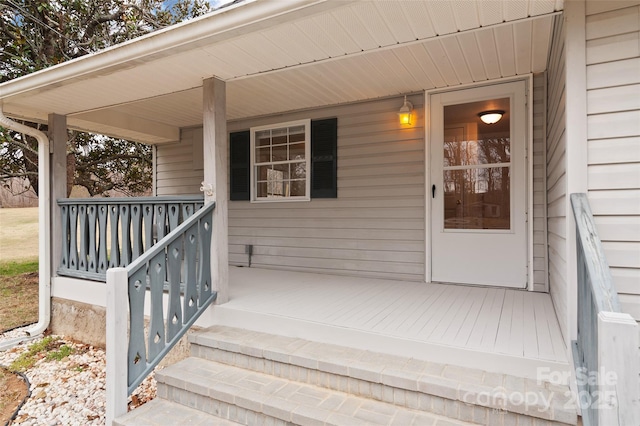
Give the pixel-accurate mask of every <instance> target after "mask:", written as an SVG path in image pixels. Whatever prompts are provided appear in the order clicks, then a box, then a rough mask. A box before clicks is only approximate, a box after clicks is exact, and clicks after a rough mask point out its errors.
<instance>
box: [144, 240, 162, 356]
mask: <svg viewBox="0 0 640 426" xmlns="http://www.w3.org/2000/svg"><path fill="white" fill-rule="evenodd" d="M166 269H167V268H166V253H165V251H164V250H163V251H161V252H160V253H158V254H157V255H155V256H154V257H153V259H151V261H150V262H149V279H150V286H151V319H150V324H149V345H148V347H149V353H148V358H147V359H149V360H152V359H155V357H156V356H158V355H159V354H160V352H161V351H162V349H163V348H164V346H165V338H164V336H165V334H164V318H163V317H162V295H163V293H164V281H165V277H166Z"/></svg>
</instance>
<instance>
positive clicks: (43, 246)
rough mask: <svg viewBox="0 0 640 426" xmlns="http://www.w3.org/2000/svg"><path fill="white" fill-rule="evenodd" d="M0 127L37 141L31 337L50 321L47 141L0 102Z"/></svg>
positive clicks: (28, 332) (29, 332)
mask: <svg viewBox="0 0 640 426" xmlns="http://www.w3.org/2000/svg"><path fill="white" fill-rule="evenodd" d="M0 126H3V127H6V128H8V129H11V130H13V131H15V132H20V133H24V134H27V135H29V136H33V137H34V138H36V139H37V140H38V218H39V220H38V282H39V286H38V323H37V324H35V325H34V326H33V327H31V328H29V329H28V330H27V334H28V335H29V336H35V335H38V334H41V333H43V332H44V331H45V330H46V328H47V327H48V326H49V321H50V319H51V232H50V229H49V228H50V227H49V223H50V221H51V205H50V199H51V196H50V190H49V181H50V176H49V168H50V167H49V138H48V137H47V135H46V134H44V133H43V132H41V131H40V130H37V129H34V128H32V127H29V126H25V125H24V124H20V123H17V122H15V121H13V120H11V119H10V118H8V117H7V116H5V115H4V112H3V110H2V103H0Z"/></svg>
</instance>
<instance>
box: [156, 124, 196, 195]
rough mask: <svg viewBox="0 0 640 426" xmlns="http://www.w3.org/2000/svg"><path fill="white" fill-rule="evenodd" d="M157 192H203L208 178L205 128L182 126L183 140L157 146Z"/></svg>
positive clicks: (177, 193) (171, 193)
mask: <svg viewBox="0 0 640 426" xmlns="http://www.w3.org/2000/svg"><path fill="white" fill-rule="evenodd" d="M155 177H156V187H155V191H156V194H155V195H188V194H200V183H201V182H202V179H203V177H204V163H203V160H202V127H199V128H189V129H182V130H181V132H180V142H176V143H168V144H163V145H158V146H157V147H156V176H155Z"/></svg>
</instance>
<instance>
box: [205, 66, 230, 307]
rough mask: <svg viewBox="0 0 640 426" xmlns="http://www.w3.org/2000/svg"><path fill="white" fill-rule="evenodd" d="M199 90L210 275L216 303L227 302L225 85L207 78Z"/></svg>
mask: <svg viewBox="0 0 640 426" xmlns="http://www.w3.org/2000/svg"><path fill="white" fill-rule="evenodd" d="M202 89H203V90H202V91H203V114H204V116H203V151H204V152H203V153H202V154H203V156H204V185H203V186H204V187H206V186H207V185H209V184H210V185H211V187H212V189H213V194H207V193H206V191H205V203H210V202H213V201H215V202H216V208H215V209H214V211H213V221H212V224H213V232H212V244H211V274H212V280H213V283H212V284H213V290H214V291H216V292H217V293H218V298H217V299H216V303H218V304H222V303H226V302H227V301H228V300H229V243H228V241H229V231H228V213H227V212H228V210H227V200H228V198H229V196H228V189H227V187H228V178H227V150H228V148H227V118H226V115H227V114H226V102H227V101H226V83H225V82H224V81H222V80H218V79H217V78H209V79H206V80H204V81H203V83H202Z"/></svg>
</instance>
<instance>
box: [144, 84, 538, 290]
mask: <svg viewBox="0 0 640 426" xmlns="http://www.w3.org/2000/svg"><path fill="white" fill-rule="evenodd" d="M544 99H545V76H544V74H539V75H537V76H536V77H535V78H534V93H533V103H534V108H535V111H534V158H533V161H534V164H533V166H534V247H533V250H534V265H533V267H534V289H535V290H536V291H547V288H548V286H547V273H546V264H547V261H546V242H545V241H546V231H545V227H546V221H545V213H546V208H545V193H544V188H545V180H546V176H545V172H544V171H545V148H544V141H545V133H544V129H545V126H544V124H545V120H546V117H545V115H544V108H545V102H544ZM410 101H411V102H412V103H413V105H414V107H415V112H416V116H417V117H418V123H417V124H416V125H415V126H413V127H412V128H404V129H401V128H400V126H399V124H398V122H397V115H396V112H397V110H398V108H399V106H400V105H402V99H401V98H395V99H384V100H378V101H370V102H362V103H356V104H349V105H342V106H337V107H330V108H322V109H316V110H311V111H301V112H295V113H289V114H283V115H278V116H274V117H263V118H257V119H250V120H243V121H238V122H231V123H229V124H228V130H229V132H233V131H239V130H246V129H248V128H250V127H252V126H259V125H264V124H274V123H280V122H285V121H292V120H297V119H302V118H311V119H321V118H328V117H336V116H337V117H338V198H337V199H314V200H311V201H310V202H289V203H268V204H265V203H262V204H252V203H250V202H248V201H231V202H230V203H229V250H230V263H231V264H232V265H241V266H247V265H248V255H247V254H246V253H245V245H253V246H254V247H253V256H252V259H251V264H252V266H259V267H263V268H279V269H288V270H300V271H311V272H318V273H324V272H330V273H333V274H343V275H356V276H364V277H379V278H393V279H404V280H414V281H422V280H424V264H425V252H424V247H425V229H424V226H425V213H424V209H425V198H424V194H425V192H424V173H425V166H424V158H425V157H424V126H423V122H422V120H423V117H424V105H423V103H424V97H423V96H422V95H414V96H411V97H410ZM201 152H202V133H201V129H197V128H193V129H184V130H183V131H182V140H181V141H180V142H179V143H174V144H163V145H158V146H157V152H156V157H157V164H156V167H157V170H158V174H157V176H156V179H157V182H158V184H157V187H156V191H157V195H176V194H192V193H198V192H199V187H200V182H201V181H202V162H201V154H200V153H201ZM199 158H200V162H198V159H199Z"/></svg>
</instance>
